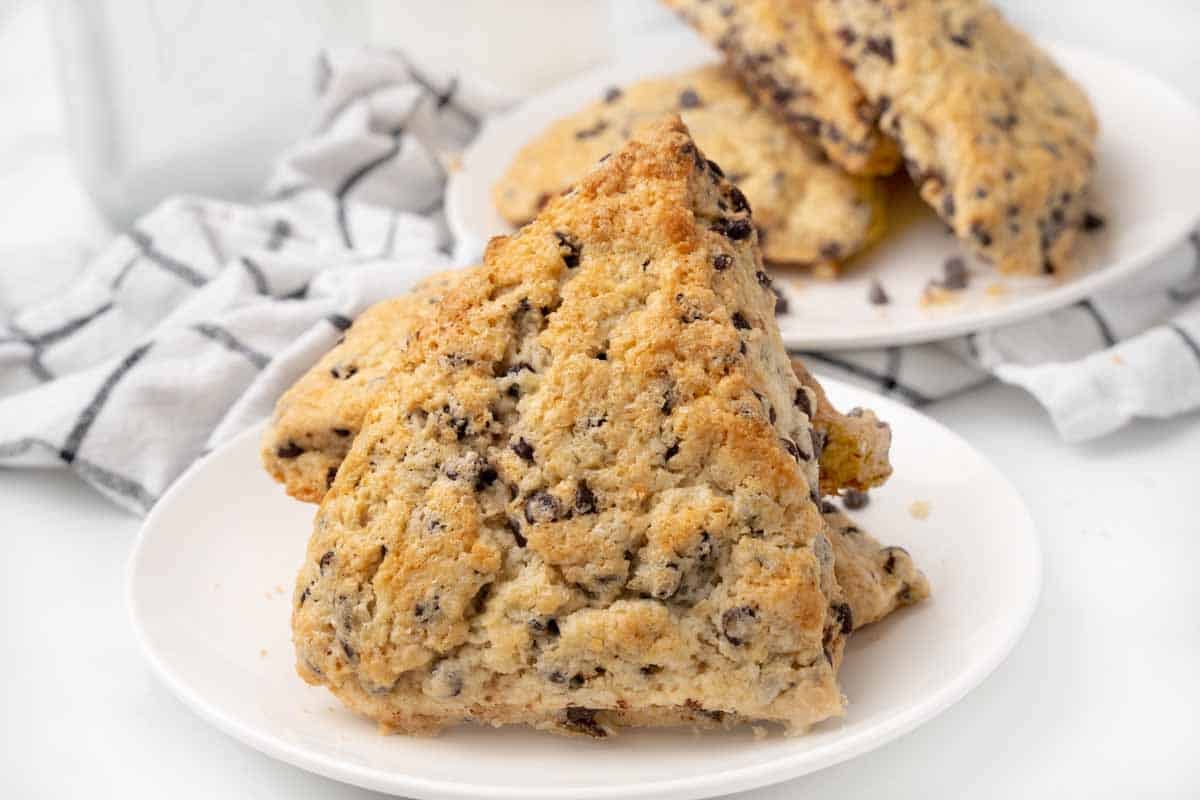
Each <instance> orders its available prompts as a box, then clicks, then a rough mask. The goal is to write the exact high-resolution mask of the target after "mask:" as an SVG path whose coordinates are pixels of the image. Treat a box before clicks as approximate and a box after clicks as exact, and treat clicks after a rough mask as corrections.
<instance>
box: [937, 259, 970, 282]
mask: <svg viewBox="0 0 1200 800" xmlns="http://www.w3.org/2000/svg"><path fill="white" fill-rule="evenodd" d="M942 272H943V277H942V287H943V288H945V289H954V290H958V289H965V288H967V283H968V281H969V278H970V275H969V273H968V272H967V264H966V262H965V261H963V260H962V258H960V257H959V256H954V257H952V258H947V259H946V263H945V264H943V265H942Z"/></svg>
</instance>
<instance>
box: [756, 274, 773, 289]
mask: <svg viewBox="0 0 1200 800" xmlns="http://www.w3.org/2000/svg"><path fill="white" fill-rule="evenodd" d="M754 279H755V280H757V281H758V285H759V286H762V287H764V288H765V287H768V286H770V285H771V282H772V281H771V276H770V275H768V274H767V273H765V272H763V271H762V270H761V269H760V270H759V271H758V272H756V273H754Z"/></svg>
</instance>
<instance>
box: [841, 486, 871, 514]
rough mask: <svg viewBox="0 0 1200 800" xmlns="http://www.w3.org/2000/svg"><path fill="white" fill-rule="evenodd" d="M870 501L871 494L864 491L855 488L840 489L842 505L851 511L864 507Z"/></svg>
mask: <svg viewBox="0 0 1200 800" xmlns="http://www.w3.org/2000/svg"><path fill="white" fill-rule="evenodd" d="M870 502H871V495H869V494H867V493H866V492H860V491H859V490H857V489H844V490H842V505H844V506H845V507H846V508H848V509H850V510H851V511H858V510H859V509H860V508H866V507H867V504H868V503H870Z"/></svg>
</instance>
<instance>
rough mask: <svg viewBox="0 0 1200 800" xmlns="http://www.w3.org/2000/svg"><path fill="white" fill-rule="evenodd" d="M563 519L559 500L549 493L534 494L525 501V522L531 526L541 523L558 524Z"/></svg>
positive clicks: (539, 492)
mask: <svg viewBox="0 0 1200 800" xmlns="http://www.w3.org/2000/svg"><path fill="white" fill-rule="evenodd" d="M560 517H562V506H561V505H560V504H559V502H558V498H557V497H555V496H554V495H552V494H550V493H549V492H542V491H538V492H534V493H533V494H531V495H530V496H529V498H528V499H527V500H526V501H525V521H526V522H528V523H529V524H530V525H533V524H536V523H539V522H558V520H559V518H560Z"/></svg>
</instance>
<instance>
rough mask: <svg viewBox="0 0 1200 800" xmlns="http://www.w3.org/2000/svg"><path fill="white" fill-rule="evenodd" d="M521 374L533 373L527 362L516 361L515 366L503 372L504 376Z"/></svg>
mask: <svg viewBox="0 0 1200 800" xmlns="http://www.w3.org/2000/svg"><path fill="white" fill-rule="evenodd" d="M521 372H533V367H531V366H529V362H528V361H518V362H517V363H516V364H513V365H512V366H511V367H509V368H508V369H507V370H505V372H504V374H505V375H517V374H520V373H521Z"/></svg>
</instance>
